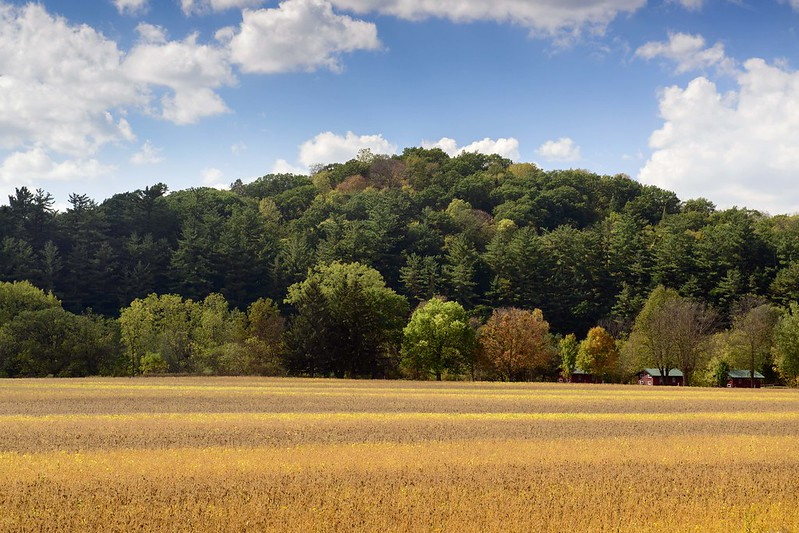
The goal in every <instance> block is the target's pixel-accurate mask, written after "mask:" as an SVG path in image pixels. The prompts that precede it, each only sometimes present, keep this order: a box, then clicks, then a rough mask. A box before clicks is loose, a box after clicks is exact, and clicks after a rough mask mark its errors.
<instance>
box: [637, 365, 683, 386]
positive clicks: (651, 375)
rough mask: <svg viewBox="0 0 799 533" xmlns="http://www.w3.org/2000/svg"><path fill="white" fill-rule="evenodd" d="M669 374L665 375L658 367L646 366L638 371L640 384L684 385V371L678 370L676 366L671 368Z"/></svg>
mask: <svg viewBox="0 0 799 533" xmlns="http://www.w3.org/2000/svg"><path fill="white" fill-rule="evenodd" d="M667 374H668V375H667V376H666V377H663V376H662V375H661V372H660V370H659V369H657V368H645V369H643V370H641V371H640V372H638V384H639V385H649V386H658V385H670V386H682V385H685V378H684V377H683V375H682V372H680V371H679V370H677V369H676V368H671V369H669V371H668V373H667Z"/></svg>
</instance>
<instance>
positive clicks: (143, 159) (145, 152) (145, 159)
mask: <svg viewBox="0 0 799 533" xmlns="http://www.w3.org/2000/svg"><path fill="white" fill-rule="evenodd" d="M163 160H164V158H163V156H162V155H161V149H160V148H157V147H155V146H153V143H151V142H150V141H149V140H146V141H144V144H143V145H142V147H141V150H139V151H138V152H136V153H135V154H133V155H132V156H131V158H130V162H131V163H133V164H134V165H155V164H157V163H160V162H161V161H163Z"/></svg>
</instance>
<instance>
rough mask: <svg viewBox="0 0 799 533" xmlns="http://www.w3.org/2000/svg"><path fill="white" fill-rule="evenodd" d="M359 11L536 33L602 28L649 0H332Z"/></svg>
mask: <svg viewBox="0 0 799 533" xmlns="http://www.w3.org/2000/svg"><path fill="white" fill-rule="evenodd" d="M332 2H333V4H334V5H335V6H336V7H339V8H342V9H347V10H351V11H354V12H356V13H375V12H376V13H380V14H385V15H393V16H396V17H399V18H403V19H408V20H423V19H427V18H443V19H448V20H451V21H453V22H474V21H479V20H490V21H495V22H511V23H514V24H518V25H520V26H524V27H526V28H529V29H530V30H531V31H533V32H535V33H542V34H549V35H553V34H558V33H563V32H566V33H572V34H579V33H580V32H582V31H584V30H585V29H588V30H589V31H594V32H601V31H603V30H604V28H605V27H606V26H607V24H608V23H609V22H610V21H612V20H613V19H614V18H616V17H617V16H618V15H619V14H620V13H632V12H634V11H637V10H638V9H640V8H642V7H644V5H646V0H526V1H525V0H493V1H491V2H486V1H485V0H380V1H374V0H332Z"/></svg>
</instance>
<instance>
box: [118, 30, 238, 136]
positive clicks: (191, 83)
mask: <svg viewBox="0 0 799 533" xmlns="http://www.w3.org/2000/svg"><path fill="white" fill-rule="evenodd" d="M139 33H140V34H141V35H143V36H145V35H146V38H143V39H142V41H141V42H140V43H138V44H137V45H136V46H135V47H134V48H133V49H132V50H131V51H130V53H129V54H128V56H127V57H126V58H125V61H124V64H123V67H124V70H125V73H126V74H127V75H128V76H129V77H130V78H131V79H132V80H135V81H136V82H139V83H142V84H146V85H156V86H162V87H166V88H168V89H170V90H171V91H172V92H171V94H170V93H167V94H164V95H163V96H162V97H161V111H160V116H161V117H162V118H164V119H166V120H170V121H172V122H174V123H176V124H193V123H195V122H197V121H198V120H200V119H201V118H203V117H208V116H213V115H218V114H220V113H225V112H227V111H228V107H227V105H225V103H224V101H222V98H221V97H220V96H219V95H218V94H216V93H215V92H214V91H213V89H215V88H218V87H220V86H222V85H232V84H234V83H235V81H236V78H235V76H234V75H233V71H232V68H231V65H230V62H229V61H228V55H227V52H226V51H225V49H224V48H220V47H216V46H212V45H207V44H199V43H198V42H197V34H196V33H195V34H192V35H190V36H188V37H187V38H186V39H184V40H182V41H169V42H164V41H153V40H152V37H155V36H157V35H156V34H155V32H154V31H152V29H150V28H148V29H147V31H146V32H144V31H142V30H140V31H139Z"/></svg>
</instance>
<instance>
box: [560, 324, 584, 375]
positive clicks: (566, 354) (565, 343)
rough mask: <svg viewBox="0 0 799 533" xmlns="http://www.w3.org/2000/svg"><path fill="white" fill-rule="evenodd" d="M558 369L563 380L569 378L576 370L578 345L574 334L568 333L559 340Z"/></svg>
mask: <svg viewBox="0 0 799 533" xmlns="http://www.w3.org/2000/svg"><path fill="white" fill-rule="evenodd" d="M558 347H559V348H560V369H561V373H562V374H563V377H564V378H567V379H568V378H570V377H571V375H572V373H573V372H574V369H575V368H577V355H578V353H579V350H580V345H579V343H578V342H577V337H576V336H575V335H574V333H569V334H568V335H566V336H565V337H563V338H562V339H561V340H560V343H559V344H558Z"/></svg>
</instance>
